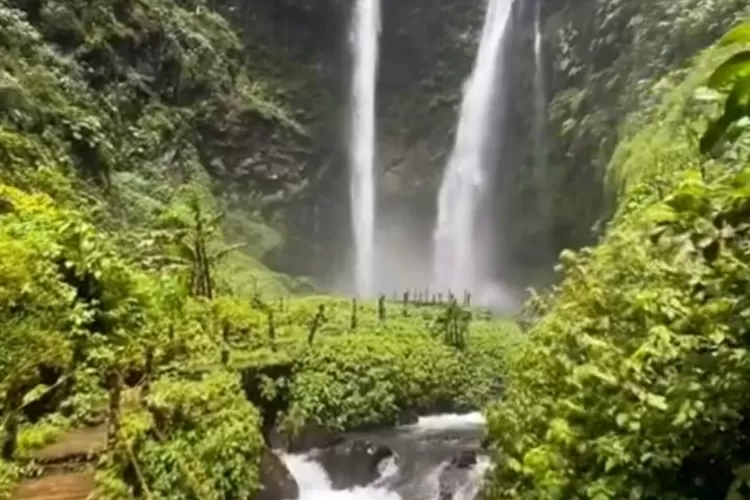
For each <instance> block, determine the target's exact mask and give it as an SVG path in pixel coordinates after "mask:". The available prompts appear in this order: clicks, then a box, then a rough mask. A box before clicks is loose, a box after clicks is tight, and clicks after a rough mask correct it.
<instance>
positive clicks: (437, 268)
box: [350, 0, 541, 297]
mask: <svg viewBox="0 0 750 500" xmlns="http://www.w3.org/2000/svg"><path fill="white" fill-rule="evenodd" d="M513 1H514V0H487V2H488V3H487V10H486V14H485V20H484V26H483V28H482V35H481V40H480V43H479V47H478V51H477V56H476V60H475V62H474V68H473V70H472V73H471V76H470V77H469V79H468V80H467V82H466V84H465V87H464V95H463V102H462V104H461V111H460V115H459V122H458V128H457V133H456V137H455V143H454V146H453V151H452V153H451V155H450V159H449V161H448V164H447V167H446V170H445V173H444V177H443V182H442V186H441V188H440V192H439V197H438V204H437V205H438V206H437V208H438V215H437V223H436V227H435V230H434V234H433V245H434V246H433V266H432V282H431V283H430V286H431V287H432V288H433V289H436V290H439V291H448V290H452V291H453V292H454V293H457V294H460V293H461V292H463V291H468V292H472V293H474V292H477V291H478V290H479V289H481V288H482V287H483V286H485V285H487V284H488V283H487V282H486V279H487V278H486V276H483V272H482V271H483V270H482V269H481V267H480V256H479V254H478V252H477V248H478V247H480V244H479V242H478V241H477V233H478V229H477V219H478V211H479V208H480V205H481V203H482V201H483V198H484V196H485V195H486V194H487V193H486V192H485V191H486V189H485V188H487V187H488V170H489V167H490V164H491V163H492V161H491V158H490V157H491V153H490V147H491V145H492V143H493V141H498V140H499V139H500V138H499V137H496V136H493V132H494V130H493V129H494V127H493V120H494V118H495V116H496V114H497V113H496V106H495V101H496V100H497V99H496V98H497V97H498V95H497V94H498V93H497V90H498V86H499V85H498V77H499V75H500V74H501V73H502V67H503V54H502V51H503V45H504V44H503V40H504V38H505V34H506V30H507V28H508V25H509V17H510V14H511V9H512V6H513ZM379 2H380V0H356V5H355V6H354V13H353V21H352V37H351V42H352V52H353V58H354V65H353V77H352V106H351V118H352V123H351V137H350V148H351V149H350V176H351V177H350V178H351V204H352V224H353V231H354V237H355V273H354V281H355V291H356V294H357V295H358V296H360V297H368V296H372V295H374V294H375V293H377V292H379V291H382V290H378V288H379V286H378V285H379V284H378V283H376V282H375V277H374V265H373V262H374V260H375V254H376V251H375V222H376V220H375V214H376V210H375V198H376V196H375V176H374V168H375V128H376V127H375V93H376V80H377V66H378V39H379V35H380V22H381V20H380V5H379ZM540 2H541V0H537V3H540ZM535 52H537V51H536V50H535ZM537 53H538V52H537ZM537 62H538V61H537ZM484 274H486V273H484ZM380 285H381V287H380V288H382V285H385V284H380Z"/></svg>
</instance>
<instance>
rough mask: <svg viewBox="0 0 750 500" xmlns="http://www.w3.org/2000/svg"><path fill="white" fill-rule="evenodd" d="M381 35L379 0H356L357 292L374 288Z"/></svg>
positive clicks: (352, 148) (353, 167)
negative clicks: (376, 107) (375, 173)
mask: <svg viewBox="0 0 750 500" xmlns="http://www.w3.org/2000/svg"><path fill="white" fill-rule="evenodd" d="M379 35H380V0H356V5H355V7H354V15H353V22H352V36H351V46H352V52H353V56H354V69H353V75H352V104H351V136H350V144H349V155H350V158H349V162H350V177H351V204H352V224H353V230H354V246H355V264H354V265H355V270H354V275H355V289H356V292H357V294H358V295H359V296H361V297H363V296H368V295H371V294H372V291H373V258H374V254H375V251H374V247H375V180H374V174H373V169H374V165H375V84H376V80H377V78H376V76H377V67H378V37H379Z"/></svg>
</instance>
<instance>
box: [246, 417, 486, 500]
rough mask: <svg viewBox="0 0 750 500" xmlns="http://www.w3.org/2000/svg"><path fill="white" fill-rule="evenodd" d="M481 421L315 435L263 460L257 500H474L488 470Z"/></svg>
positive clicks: (428, 420) (446, 420)
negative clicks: (260, 490)
mask: <svg viewBox="0 0 750 500" xmlns="http://www.w3.org/2000/svg"><path fill="white" fill-rule="evenodd" d="M483 435H484V420H483V418H482V416H481V415H480V414H478V413H470V414H463V415H458V414H447V415H434V416H427V417H421V418H419V419H418V420H417V421H416V422H415V423H413V424H409V425H401V426H398V427H395V428H392V429H385V430H381V431H374V432H361V433H350V434H346V435H340V436H330V435H329V436H323V435H318V436H317V437H316V438H315V439H312V438H308V439H306V440H304V441H302V442H295V443H291V444H290V443H286V444H285V445H286V446H285V449H283V450H282V449H279V450H276V451H274V452H270V451H269V452H268V453H267V456H264V457H263V460H264V463H263V467H262V468H261V469H262V476H263V477H262V481H263V484H264V485H265V489H264V491H263V492H261V493H260V494H259V496H258V499H259V500H292V499H299V500H323V499H326V500H336V499H339V500H349V499H351V500H353V499H359V500H471V499H473V498H475V496H476V494H477V492H478V490H479V487H480V486H481V481H482V477H483V475H484V472H485V471H486V470H487V468H488V467H489V466H490V461H489V458H488V457H487V455H486V453H485V452H484V450H483V449H482V447H481V440H482V438H483Z"/></svg>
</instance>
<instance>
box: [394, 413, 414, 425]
mask: <svg viewBox="0 0 750 500" xmlns="http://www.w3.org/2000/svg"><path fill="white" fill-rule="evenodd" d="M417 422H419V415H418V414H417V412H415V411H411V410H404V411H402V412H401V413H399V414H398V417H396V424H397V425H412V424H416V423H417Z"/></svg>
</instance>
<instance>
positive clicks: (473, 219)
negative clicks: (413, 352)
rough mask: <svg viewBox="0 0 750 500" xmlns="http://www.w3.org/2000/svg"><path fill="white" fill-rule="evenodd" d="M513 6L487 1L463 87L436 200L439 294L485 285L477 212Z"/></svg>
mask: <svg viewBox="0 0 750 500" xmlns="http://www.w3.org/2000/svg"><path fill="white" fill-rule="evenodd" d="M512 4H513V0H489V1H488V4H487V12H486V14H485V20H484V26H483V28H482V36H481V40H480V42H479V48H478V51H477V56H476V60H475V62H474V69H473V70H472V74H471V76H470V77H469V79H468V81H467V82H466V84H465V87H464V96H463V102H462V103H461V112H460V116H459V121H458V130H457V132H456V139H455V144H454V146H453V151H452V153H451V156H450V159H449V161H448V165H447V167H446V171H445V174H444V176H443V182H442V185H441V187H440V193H439V196H438V219H437V225H436V228H435V233H434V240H435V241H434V243H435V249H434V262H433V273H434V281H435V283H434V285H435V286H436V287H438V288H439V289H442V290H448V289H449V290H453V291H454V292H460V291H462V290H468V291H476V290H477V288H478V286H481V285H482V284H483V283H479V279H480V273H479V269H478V265H477V264H478V260H479V254H478V252H477V251H476V246H477V245H476V232H477V231H476V223H477V213H478V210H479V206H480V203H481V198H482V191H483V187H484V186H485V184H486V182H487V178H486V175H485V174H486V168H487V165H486V164H485V163H486V160H487V154H488V146H489V145H491V142H492V132H493V130H491V128H492V119H493V108H494V101H495V97H496V89H495V86H496V83H497V75H498V73H499V72H498V69H499V67H500V66H501V64H502V63H501V50H502V46H503V38H504V35H505V31H506V28H507V25H508V18H509V17H510V12H511V7H512Z"/></svg>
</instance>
